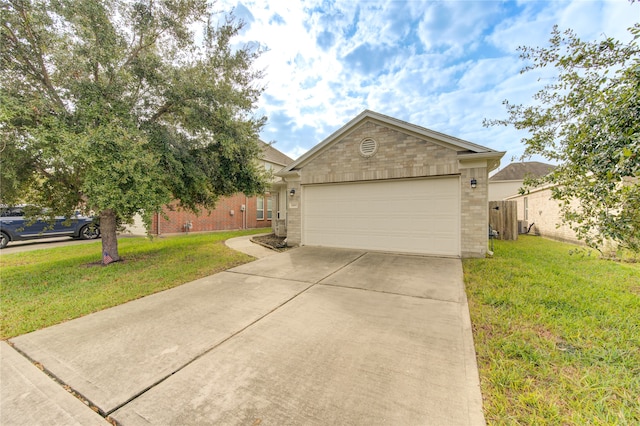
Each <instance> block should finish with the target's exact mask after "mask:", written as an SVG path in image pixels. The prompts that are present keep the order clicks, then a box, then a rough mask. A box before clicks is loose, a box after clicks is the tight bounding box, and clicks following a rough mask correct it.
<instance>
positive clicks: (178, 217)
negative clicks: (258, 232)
mask: <svg viewBox="0 0 640 426" xmlns="http://www.w3.org/2000/svg"><path fill="white" fill-rule="evenodd" d="M266 197H267V196H265V209H266V204H267V203H266ZM243 204H244V205H245V206H246V211H245V214H246V219H243V212H242V211H241V210H240V208H241V206H242V205H243ZM256 206H257V197H245V195H244V194H236V195H232V196H230V197H223V198H220V200H218V202H217V203H216V208H215V209H214V210H212V211H211V212H208V211H207V210H202V211H201V212H200V214H199V215H196V214H194V213H192V212H188V211H185V210H183V209H181V208H179V207H177V203H172V204H169V205H168V206H165V207H164V209H163V211H164V213H165V214H166V215H167V216H168V218H164V217H162V215H154V217H153V221H152V225H151V233H152V234H155V235H158V234H175V233H184V232H186V229H185V227H184V225H185V224H186V223H187V222H191V224H192V227H191V229H190V230H189V232H206V231H222V230H232V229H244V228H247V229H253V228H262V227H270V226H271V221H270V220H268V219H267V218H266V215H267V212H266V210H265V219H264V220H257V218H256V213H257V211H256ZM274 214H275V212H274ZM245 220H246V222H245ZM158 226H159V230H158ZM158 231H159V232H158Z"/></svg>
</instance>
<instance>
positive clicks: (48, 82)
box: [0, 0, 266, 260]
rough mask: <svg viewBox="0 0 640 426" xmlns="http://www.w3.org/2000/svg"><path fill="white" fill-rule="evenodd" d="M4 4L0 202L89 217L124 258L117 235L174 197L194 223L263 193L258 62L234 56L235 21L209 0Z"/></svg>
mask: <svg viewBox="0 0 640 426" xmlns="http://www.w3.org/2000/svg"><path fill="white" fill-rule="evenodd" d="M0 4H1V6H0V12H1V14H2V26H1V27H0V29H1V33H0V37H1V38H0V65H1V67H0V138H1V140H0V149H2V152H1V154H0V190H1V191H2V192H1V201H2V203H5V204H14V203H17V202H26V203H31V204H34V205H37V206H42V207H47V208H49V209H50V211H51V214H52V215H54V214H65V215H69V214H70V213H71V212H73V211H74V210H77V209H79V208H80V209H83V210H87V211H89V210H91V211H94V212H97V213H98V215H99V218H100V229H101V233H102V236H103V239H102V246H103V252H106V253H108V254H109V255H110V256H111V257H112V258H113V259H114V260H119V254H118V246H117V239H116V224H117V223H118V222H120V221H128V220H130V218H131V217H132V216H133V215H134V214H136V213H139V214H141V215H142V217H143V218H144V220H145V223H146V225H147V227H148V226H149V224H150V220H151V216H152V214H153V213H154V212H157V211H159V210H160V209H161V207H162V206H163V205H164V204H166V203H168V202H170V201H171V200H173V199H177V200H179V202H180V204H181V205H182V206H183V207H185V208H187V209H190V210H192V211H196V212H197V211H198V210H199V209H201V208H204V209H211V208H213V207H214V205H215V202H216V200H217V199H218V198H219V197H220V196H225V195H231V194H233V193H236V192H244V193H246V194H248V195H253V194H257V193H260V192H262V191H264V189H265V185H266V177H265V173H264V171H261V168H260V167H258V164H257V161H255V160H256V159H257V156H258V155H259V153H260V147H259V145H258V140H259V139H258V132H259V130H260V129H261V128H262V126H263V125H264V122H265V118H264V117H260V116H255V115H254V114H253V109H254V108H255V105H256V102H257V100H258V98H259V96H260V95H261V93H262V88H260V87H258V86H257V84H256V81H257V80H258V79H260V78H261V77H262V75H261V72H260V71H256V70H254V69H253V68H252V67H253V62H254V60H255V59H256V57H257V56H258V55H259V54H260V53H261V52H260V50H259V49H255V48H254V49H252V48H250V47H248V46H244V47H240V48H234V47H233V46H232V44H231V42H232V38H233V37H234V36H235V35H236V34H237V33H238V32H239V31H240V30H241V29H242V23H241V22H237V21H236V20H235V19H234V18H233V16H232V15H224V16H222V15H220V14H216V13H214V12H213V10H212V9H211V6H210V5H208V2H207V0H179V1H178V0H44V1H30V0H10V1H6V0H2V3H0ZM216 17H217V18H220V21H221V24H219V25H214V24H213V23H212V21H213V20H214V18H216ZM196 29H201V30H202V34H201V35H200V33H199V32H198V31H196Z"/></svg>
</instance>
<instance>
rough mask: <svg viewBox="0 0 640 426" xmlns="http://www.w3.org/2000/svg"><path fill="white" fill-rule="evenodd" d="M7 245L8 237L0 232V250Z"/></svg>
mask: <svg viewBox="0 0 640 426" xmlns="http://www.w3.org/2000/svg"><path fill="white" fill-rule="evenodd" d="M7 244H9V236H8V235H7V234H5V233H4V232H0V249H3V248H5V247H6V246H7Z"/></svg>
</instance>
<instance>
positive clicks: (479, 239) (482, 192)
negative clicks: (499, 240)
mask: <svg viewBox="0 0 640 426" xmlns="http://www.w3.org/2000/svg"><path fill="white" fill-rule="evenodd" d="M471 179H475V180H476V187H475V188H471ZM487 193H488V176H487V168H486V167H471V168H463V169H461V170H460V198H461V200H460V211H461V218H460V232H461V234H462V235H461V239H462V241H461V248H462V250H461V251H462V257H484V256H485V254H486V253H487V244H488V239H489V210H488V203H487Z"/></svg>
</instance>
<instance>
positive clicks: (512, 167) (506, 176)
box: [489, 161, 556, 182]
mask: <svg viewBox="0 0 640 426" xmlns="http://www.w3.org/2000/svg"><path fill="white" fill-rule="evenodd" d="M555 168H556V166H554V165H551V164H545V163H541V162H539V161H523V162H520V163H511V164H509V165H507V167H505V168H504V169H502V170H500V171H499V172H498V173H496V174H495V175H493V176H491V177H490V178H489V180H490V181H492V182H493V181H500V180H524V179H525V178H526V177H531V178H537V177H541V176H544V175H547V174H549V173H550V172H551V171H552V170H553V169H555Z"/></svg>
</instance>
